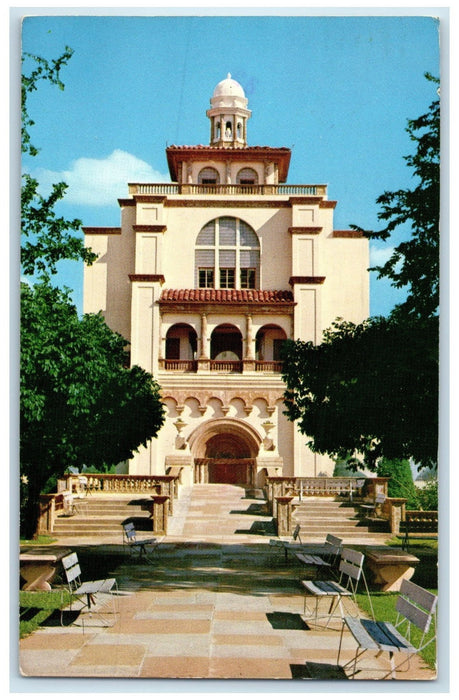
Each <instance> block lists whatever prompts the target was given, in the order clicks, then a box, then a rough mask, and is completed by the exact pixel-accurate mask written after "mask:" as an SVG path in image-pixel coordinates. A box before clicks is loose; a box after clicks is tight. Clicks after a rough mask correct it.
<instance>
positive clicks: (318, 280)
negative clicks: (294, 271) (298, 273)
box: [289, 277, 325, 287]
mask: <svg viewBox="0 0 459 700" xmlns="http://www.w3.org/2000/svg"><path fill="white" fill-rule="evenodd" d="M324 282H325V277H290V279H289V284H291V285H292V287H293V285H294V284H323V283H324Z"/></svg>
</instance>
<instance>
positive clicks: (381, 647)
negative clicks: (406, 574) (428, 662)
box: [337, 580, 437, 679]
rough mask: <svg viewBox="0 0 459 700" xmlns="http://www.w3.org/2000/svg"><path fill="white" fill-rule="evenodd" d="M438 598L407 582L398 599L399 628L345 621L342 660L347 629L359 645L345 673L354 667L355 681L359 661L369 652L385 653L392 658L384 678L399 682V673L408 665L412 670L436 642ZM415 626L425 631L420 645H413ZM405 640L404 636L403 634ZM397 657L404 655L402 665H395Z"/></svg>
mask: <svg viewBox="0 0 459 700" xmlns="http://www.w3.org/2000/svg"><path fill="white" fill-rule="evenodd" d="M436 605H437V596H436V595H434V594H433V593H430V592H429V591H426V590H425V589H424V588H421V586H417V585H416V584H415V583H412V582H411V581H407V580H403V581H402V584H401V586H400V596H399V597H398V598H397V602H396V605H395V609H396V611H397V618H396V621H395V624H392V623H390V622H378V621H375V620H366V619H362V618H354V617H345V618H344V619H343V626H342V629H341V637H340V642H339V649H338V659H337V664H338V663H339V657H340V653H341V645H342V639H343V632H344V630H345V628H346V627H347V628H348V629H349V631H350V632H351V634H352V636H353V637H354V639H355V640H356V642H357V648H356V652H355V656H354V657H353V658H352V659H351V660H350V661H349V662H347V663H346V664H344V666H343V669H344V670H345V671H346V669H347V668H348V667H350V666H352V671H351V673H350V677H351V678H354V676H355V675H356V673H357V670H356V669H357V661H358V659H359V658H360V657H361V656H362V655H363V654H365V653H366V652H367V651H372V652H375V654H376V656H377V657H378V656H380V655H381V654H383V653H384V652H387V653H388V654H389V661H390V670H389V671H388V672H387V673H386V674H385V675H384V676H383V678H388V677H389V676H390V677H391V678H393V679H395V676H396V674H395V672H396V670H397V669H398V668H400V667H401V666H403V665H404V664H405V663H407V664H408V666H409V661H410V658H411V657H412V656H413V655H414V654H418V653H419V652H420V651H421V650H422V649H425V648H426V647H427V646H428V645H429V644H432V643H433V642H434V641H435V639H436V628H435V609H436ZM432 620H433V623H434V633H433V635H432V636H430V637H428V639H426V635H427V633H428V631H429V629H430V626H431V623H432ZM412 626H415V627H417V628H418V629H419V630H421V633H422V634H421V637H420V639H419V642H418V643H414V642H412V641H411V631H412ZM402 631H403V634H404V635H405V636H403V634H402ZM397 654H401V655H403V659H402V661H401V662H400V663H398V664H396V663H395V657H396V655H397Z"/></svg>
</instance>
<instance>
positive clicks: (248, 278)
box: [241, 268, 255, 289]
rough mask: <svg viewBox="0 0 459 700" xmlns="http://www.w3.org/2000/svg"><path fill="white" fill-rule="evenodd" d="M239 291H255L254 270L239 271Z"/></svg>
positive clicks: (244, 269)
mask: <svg viewBox="0 0 459 700" xmlns="http://www.w3.org/2000/svg"><path fill="white" fill-rule="evenodd" d="M241 289H255V270H253V269H246V268H243V269H241Z"/></svg>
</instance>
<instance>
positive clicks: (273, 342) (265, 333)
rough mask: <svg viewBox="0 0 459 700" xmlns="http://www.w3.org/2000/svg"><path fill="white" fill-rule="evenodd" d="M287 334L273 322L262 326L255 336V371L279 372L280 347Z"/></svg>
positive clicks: (280, 364)
mask: <svg viewBox="0 0 459 700" xmlns="http://www.w3.org/2000/svg"><path fill="white" fill-rule="evenodd" d="M286 339H287V335H286V333H285V331H284V330H283V329H282V328H280V327H279V326H276V325H274V324H268V325H266V326H263V327H262V328H260V330H259V331H258V333H257V335H256V336H255V370H256V371H257V372H281V371H282V360H281V348H282V345H283V343H284V342H285V340H286Z"/></svg>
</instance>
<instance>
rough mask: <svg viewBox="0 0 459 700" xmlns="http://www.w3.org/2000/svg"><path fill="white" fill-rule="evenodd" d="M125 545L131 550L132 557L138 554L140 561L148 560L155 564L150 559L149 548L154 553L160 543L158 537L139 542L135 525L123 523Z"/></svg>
mask: <svg viewBox="0 0 459 700" xmlns="http://www.w3.org/2000/svg"><path fill="white" fill-rule="evenodd" d="M123 544H124V545H126V546H127V547H128V548H129V552H130V554H131V555H132V554H134V553H137V555H138V558H139V559H146V560H147V561H149V562H151V563H153V562H152V560H151V559H149V558H148V555H147V547H150V548H151V551H153V550H154V549H156V547H157V546H158V544H159V543H158V540H157V539H156V537H149V538H147V539H143V540H138V539H137V533H136V530H135V527H134V523H132V522H127V523H123Z"/></svg>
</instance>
